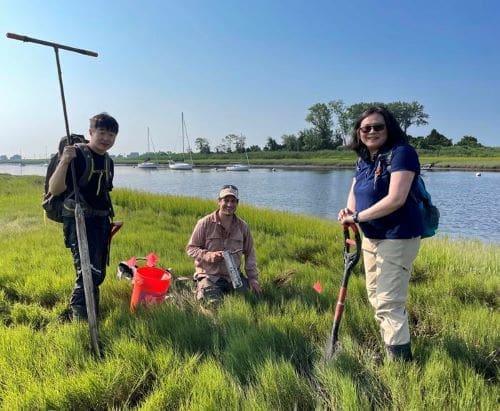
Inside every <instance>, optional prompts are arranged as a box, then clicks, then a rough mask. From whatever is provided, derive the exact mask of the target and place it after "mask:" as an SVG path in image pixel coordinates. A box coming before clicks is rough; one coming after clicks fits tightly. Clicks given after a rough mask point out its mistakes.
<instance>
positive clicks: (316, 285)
mask: <svg viewBox="0 0 500 411" xmlns="http://www.w3.org/2000/svg"><path fill="white" fill-rule="evenodd" d="M313 288H314V291H316V292H317V293H318V294H320V293H321V292H322V291H323V287H322V286H321V283H320V282H319V281H316V282H315V283H314V285H313Z"/></svg>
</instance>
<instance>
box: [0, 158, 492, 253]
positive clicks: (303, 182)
mask: <svg viewBox="0 0 500 411" xmlns="http://www.w3.org/2000/svg"><path fill="white" fill-rule="evenodd" d="M45 170H46V168H45V167H43V166H41V165H26V166H22V167H21V166H19V165H15V164H12V165H9V164H0V173H8V174H13V175H45ZM352 176H353V170H310V169H308V170H303V169H300V170H297V169H281V168H276V170H275V171H272V170H271V169H269V168H252V169H251V170H250V171H248V172H230V171H225V170H217V169H208V168H207V169H203V168H200V169H197V168H195V169H194V170H192V171H179V170H169V169H158V170H147V169H139V168H135V167H130V166H116V167H115V181H114V185H115V187H120V188H130V189H134V190H141V191H147V192H152V193H160V194H172V195H180V196H190V197H201V198H207V199H214V201H215V197H216V196H217V192H218V190H219V188H220V187H221V186H222V185H224V184H234V185H236V186H237V187H238V188H239V191H240V201H241V203H245V204H251V205H255V206H258V207H266V208H272V209H275V210H282V211H288V212H292V213H301V214H309V215H313V216H318V217H321V218H326V219H333V220H335V219H336V216H337V213H338V210H339V209H340V208H341V207H343V206H344V204H345V199H346V196H347V192H348V190H349V187H350V184H351V180H352ZM424 181H425V183H426V186H427V189H428V190H429V192H430V193H431V194H432V199H433V202H434V203H435V204H436V205H437V206H438V208H439V210H440V212H441V220H440V227H439V234H438V235H440V236H443V235H447V236H449V237H451V238H454V239H460V238H464V239H477V240H480V241H483V242H492V243H497V244H500V173H497V172H482V173H481V175H480V176H477V175H476V173H475V172H473V171H432V172H430V171H427V172H424ZM138 195H140V194H138ZM214 207H215V204H214Z"/></svg>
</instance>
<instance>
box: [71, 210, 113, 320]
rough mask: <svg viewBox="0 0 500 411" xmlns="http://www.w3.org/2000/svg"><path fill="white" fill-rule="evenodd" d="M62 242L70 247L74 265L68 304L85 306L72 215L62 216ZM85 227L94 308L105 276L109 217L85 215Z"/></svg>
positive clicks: (109, 226) (78, 252)
mask: <svg viewBox="0 0 500 411" xmlns="http://www.w3.org/2000/svg"><path fill="white" fill-rule="evenodd" d="M63 224H64V225H63V230H64V243H65V245H66V247H67V248H70V249H71V254H72V255H73V263H74V266H75V273H76V280H75V286H74V287H73V292H72V293H71V298H70V305H71V306H72V307H75V306H76V307H85V306H86V304H85V289H84V286H83V276H82V268H81V260H80V251H79V249H78V238H77V234H76V224H75V219H74V218H73V217H64V221H63ZM85 228H86V231H87V241H88V249H89V257H90V264H91V267H90V268H91V272H92V281H93V283H94V284H93V285H94V297H95V301H96V310H97V309H98V304H99V286H100V285H101V284H102V283H103V281H104V278H105V277H106V264H107V261H108V254H109V235H110V231H111V222H110V220H109V217H100V216H99V217H97V216H93V217H85Z"/></svg>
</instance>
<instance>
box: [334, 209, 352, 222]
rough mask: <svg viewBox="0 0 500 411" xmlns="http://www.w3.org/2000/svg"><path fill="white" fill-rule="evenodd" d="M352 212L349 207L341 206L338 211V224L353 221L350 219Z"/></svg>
mask: <svg viewBox="0 0 500 411" xmlns="http://www.w3.org/2000/svg"><path fill="white" fill-rule="evenodd" d="M352 214H353V211H352V210H351V209H349V208H347V207H346V208H342V209H341V210H340V211H339V214H338V217H337V220H338V221H339V222H340V224H347V223H354V221H353V219H352Z"/></svg>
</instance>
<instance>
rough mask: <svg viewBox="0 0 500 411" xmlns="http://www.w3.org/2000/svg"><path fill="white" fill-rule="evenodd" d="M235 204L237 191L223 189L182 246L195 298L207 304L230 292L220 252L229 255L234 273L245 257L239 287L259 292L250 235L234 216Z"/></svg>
mask: <svg viewBox="0 0 500 411" xmlns="http://www.w3.org/2000/svg"><path fill="white" fill-rule="evenodd" d="M238 202H239V199H238V188H236V187H235V186H233V185H225V186H223V187H222V188H221V190H220V192H219V196H218V200H217V204H218V209H217V210H216V211H214V212H213V213H211V214H209V215H207V216H205V217H203V218H201V219H200V220H199V221H198V223H197V224H196V226H195V228H194V230H193V233H192V235H191V239H190V240H189V242H188V244H187V246H186V251H187V254H188V255H189V256H190V257H192V258H194V265H195V269H196V273H195V275H196V280H197V287H196V298H197V299H198V300H205V301H206V302H207V303H209V304H211V303H217V302H219V301H220V300H221V298H222V296H223V295H224V294H225V293H228V292H232V291H234V288H233V285H232V283H231V279H230V275H229V273H228V270H227V268H226V264H225V262H224V251H229V252H230V253H231V255H232V256H233V260H234V262H235V265H236V266H237V267H238V271H239V267H240V265H241V256H244V257H245V273H246V275H247V277H248V279H247V278H245V277H243V276H241V277H242V281H243V287H242V288H244V289H248V288H250V289H251V290H252V291H254V292H256V293H257V294H260V293H261V288H260V285H259V280H258V275H259V273H258V271H257V261H256V257H255V250H254V246H253V239H252V234H251V233H250V228H249V227H248V224H247V223H246V222H245V221H243V220H242V219H241V218H239V217H237V216H236V214H235V212H236V208H237V207H238ZM240 275H241V272H240Z"/></svg>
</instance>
